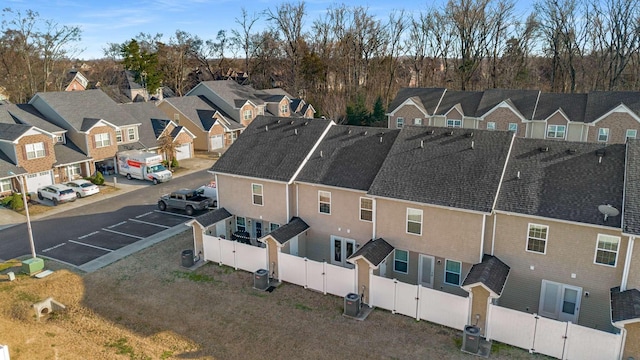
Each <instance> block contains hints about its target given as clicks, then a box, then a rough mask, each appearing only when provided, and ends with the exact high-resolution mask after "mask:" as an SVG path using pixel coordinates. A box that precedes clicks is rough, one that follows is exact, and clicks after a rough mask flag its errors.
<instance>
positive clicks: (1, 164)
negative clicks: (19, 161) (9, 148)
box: [0, 150, 27, 179]
mask: <svg viewBox="0 0 640 360" xmlns="http://www.w3.org/2000/svg"><path fill="white" fill-rule="evenodd" d="M11 173H13V174H15V175H21V174H26V173H27V171H26V170H25V169H23V168H21V167H18V166H16V164H14V163H13V161H11V159H10V158H9V157H8V156H7V154H5V153H4V152H2V150H0V179H5V178H8V177H13V176H14V175H11Z"/></svg>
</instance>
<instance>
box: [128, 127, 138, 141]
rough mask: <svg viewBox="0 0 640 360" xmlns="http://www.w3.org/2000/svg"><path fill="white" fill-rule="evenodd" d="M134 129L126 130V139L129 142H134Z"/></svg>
mask: <svg viewBox="0 0 640 360" xmlns="http://www.w3.org/2000/svg"><path fill="white" fill-rule="evenodd" d="M136 137H137V136H136V128H133V127H132V128H128V129H127V138H128V139H129V141H134V140H135V139H136Z"/></svg>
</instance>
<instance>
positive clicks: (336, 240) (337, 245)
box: [331, 236, 356, 268]
mask: <svg viewBox="0 0 640 360" xmlns="http://www.w3.org/2000/svg"><path fill="white" fill-rule="evenodd" d="M354 252H356V242H355V240H352V239H345V238H341V237H337V236H332V237H331V263H332V264H333V265H339V266H344V267H348V268H353V267H354V266H353V264H350V263H348V262H347V259H348V258H349V256H351V255H353V253H354Z"/></svg>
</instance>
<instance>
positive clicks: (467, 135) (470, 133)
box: [465, 131, 473, 138]
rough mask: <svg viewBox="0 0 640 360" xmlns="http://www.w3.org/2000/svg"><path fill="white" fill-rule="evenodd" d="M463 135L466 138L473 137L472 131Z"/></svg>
mask: <svg viewBox="0 0 640 360" xmlns="http://www.w3.org/2000/svg"><path fill="white" fill-rule="evenodd" d="M465 136H466V137H468V138H472V137H473V131H470V132H468V133H466V134H465Z"/></svg>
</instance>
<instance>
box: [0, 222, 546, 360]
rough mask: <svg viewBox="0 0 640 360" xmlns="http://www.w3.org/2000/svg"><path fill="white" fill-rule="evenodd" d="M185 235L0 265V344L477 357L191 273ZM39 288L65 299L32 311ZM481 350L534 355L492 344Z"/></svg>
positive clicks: (238, 275) (109, 355) (32, 348)
mask: <svg viewBox="0 0 640 360" xmlns="http://www.w3.org/2000/svg"><path fill="white" fill-rule="evenodd" d="M191 239H192V238H191V232H190V231H189V232H185V233H183V234H181V235H178V236H176V237H174V238H171V239H168V240H166V241H164V242H162V243H160V244H157V245H156V246H154V247H152V248H149V249H146V250H144V251H141V252H139V253H137V254H135V255H132V256H129V257H128V258H126V259H123V260H121V261H119V262H117V263H115V264H112V265H110V266H108V267H106V268H104V269H102V270H100V271H98V272H95V273H92V274H77V273H74V272H72V271H69V270H68V269H65V268H64V267H63V266H61V265H59V264H55V263H53V262H46V267H47V268H49V269H55V270H56V271H55V273H53V274H52V275H50V276H48V277H46V278H44V279H35V278H29V277H27V276H26V275H18V277H17V279H16V280H15V281H13V282H9V281H8V280H5V278H6V276H3V275H0V279H1V280H0V344H5V345H8V346H9V350H10V356H11V360H20V359H83V360H84V359H265V358H266V359H339V358H349V359H477V357H475V356H472V355H466V354H464V353H462V352H461V351H460V350H459V349H460V345H461V332H460V331H455V330H452V329H449V328H445V327H441V326H438V325H434V324H430V323H428V322H425V321H415V320H414V319H411V318H408V317H406V316H402V315H393V314H391V313H390V312H387V311H383V310H374V311H373V312H372V313H371V314H370V315H369V317H368V318H367V319H366V320H364V321H357V320H352V319H348V318H345V317H343V316H342V311H343V309H342V305H343V299H342V298H339V297H335V296H331V295H322V294H319V293H316V292H313V291H309V290H304V289H303V288H301V287H298V286H295V285H291V284H284V285H283V286H281V287H279V288H278V289H276V290H275V291H274V292H272V293H264V292H259V291H256V290H254V289H253V288H252V285H253V282H252V274H250V273H246V272H243V271H234V270H233V269H231V268H227V267H219V266H218V265H215V264H207V265H205V266H203V267H201V268H200V269H198V270H196V271H195V272H189V271H187V270H185V269H183V268H181V267H180V260H181V259H180V256H181V251H182V250H184V249H189V248H190V247H191ZM11 265H12V264H8V265H6V266H5V267H7V266H11ZM13 265H19V263H16V264H13ZM0 270H2V271H1V272H2V273H4V274H6V272H7V271H10V270H14V271H16V272H17V271H18V270H19V268H16V267H14V268H8V269H4V270H3V269H2V268H0ZM49 296H51V297H53V298H54V299H55V300H57V301H59V302H61V303H62V304H64V305H66V307H67V309H66V310H65V311H62V312H55V313H53V314H50V315H48V316H47V317H44V318H42V319H41V320H37V319H36V317H35V312H34V310H33V309H32V308H31V305H32V304H33V303H35V302H37V301H40V300H43V299H45V298H47V297H49ZM490 358H491V359H532V358H542V357H539V356H531V355H529V354H528V353H527V352H525V351H523V350H520V349H515V348H511V347H508V346H505V345H498V346H496V345H495V344H494V352H493V353H492V354H491V356H490Z"/></svg>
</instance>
